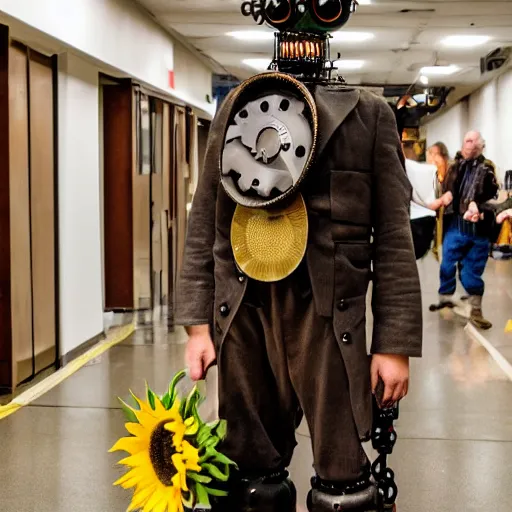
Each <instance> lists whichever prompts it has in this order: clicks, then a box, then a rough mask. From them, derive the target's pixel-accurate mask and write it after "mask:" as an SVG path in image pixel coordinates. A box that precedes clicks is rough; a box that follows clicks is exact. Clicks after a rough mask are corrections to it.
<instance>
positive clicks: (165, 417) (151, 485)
mask: <svg viewBox="0 0 512 512" xmlns="http://www.w3.org/2000/svg"><path fill="white" fill-rule="evenodd" d="M185 375H186V371H181V372H179V373H177V374H176V376H175V377H174V378H173V380H172V382H171V383H170V385H169V390H168V391H167V393H166V394H165V395H163V396H161V397H159V396H157V395H156V394H155V393H154V392H153V391H151V389H150V388H149V387H148V386H147V384H146V394H147V397H146V400H141V399H139V398H138V397H136V396H135V395H134V394H133V393H132V396H133V398H134V400H135V404H136V405H134V407H131V406H130V405H128V404H127V403H125V402H124V401H123V400H120V401H121V404H122V406H123V410H124V412H125V414H126V416H127V418H128V423H126V425H125V426H126V430H128V432H129V433H130V434H131V436H130V437H123V438H121V439H120V440H119V441H117V443H116V444H115V445H114V446H113V447H112V448H111V450H110V452H115V451H124V452H127V453H128V454H129V456H128V457H126V458H124V459H123V460H121V461H120V462H119V464H123V465H125V466H127V467H128V468H130V469H129V471H128V472H127V473H126V474H125V475H124V476H122V477H121V478H120V479H119V480H117V482H115V483H114V485H120V486H121V487H123V488H124V489H130V488H134V494H133V499H132V501H131V504H130V506H129V507H128V511H134V510H143V511H144V512H185V511H186V510H187V511H189V510H190V511H191V510H196V511H197V510H209V509H211V504H210V496H226V494H227V493H226V492H225V491H223V490H221V489H219V484H221V483H222V482H227V480H228V479H229V475H230V469H231V467H236V465H235V463H234V462H233V461H232V460H230V459H229V458H227V457H226V456H224V455H223V454H222V453H220V452H218V451H217V449H216V448H217V445H218V444H219V442H220V441H221V440H222V439H223V438H224V437H225V435H226V423H225V422H224V421H220V420H217V421H214V422H212V423H204V422H203V421H202V420H201V418H200V416H199V412H198V407H199V404H200V403H201V402H202V401H203V399H204V397H203V396H202V395H201V393H200V392H199V390H198V388H197V386H194V388H193V389H192V391H191V392H190V393H189V394H188V396H187V397H186V398H185V399H181V398H180V397H179V396H178V391H177V384H178V382H179V381H180V380H181V379H183V378H184V377H185Z"/></svg>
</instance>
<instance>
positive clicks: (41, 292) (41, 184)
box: [29, 51, 57, 372]
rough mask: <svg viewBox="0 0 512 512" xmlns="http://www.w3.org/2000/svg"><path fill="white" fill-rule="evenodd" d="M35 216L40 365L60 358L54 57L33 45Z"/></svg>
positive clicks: (37, 358)
mask: <svg viewBox="0 0 512 512" xmlns="http://www.w3.org/2000/svg"><path fill="white" fill-rule="evenodd" d="M29 84H30V90H29V110H30V206H31V208H30V213H31V215H30V217H31V237H32V302H33V319H34V320H33V321H34V342H33V344H34V357H35V371H36V372H38V371H40V370H42V369H44V368H46V367H48V366H50V365H51V364H53V363H54V362H55V360H56V358H57V352H56V345H55V340H56V329H55V319H56V316H55V296H56V294H55V195H54V194H55V190H54V189H55V186H54V174H55V172H54V171H55V164H54V154H53V149H54V147H53V136H54V126H53V71H52V62H51V59H50V58H49V57H45V56H43V55H40V54H39V53H36V52H34V51H29Z"/></svg>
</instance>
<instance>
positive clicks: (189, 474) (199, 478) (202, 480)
mask: <svg viewBox="0 0 512 512" xmlns="http://www.w3.org/2000/svg"><path fill="white" fill-rule="evenodd" d="M187 477H188V478H190V479H192V480H194V482H200V483H203V484H209V483H210V482H211V481H212V478H211V477H209V476H206V475H200V474H199V473H196V472H194V471H187Z"/></svg>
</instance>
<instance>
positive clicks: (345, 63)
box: [334, 60, 364, 71]
mask: <svg viewBox="0 0 512 512" xmlns="http://www.w3.org/2000/svg"><path fill="white" fill-rule="evenodd" d="M363 66H364V60H337V61H335V62H334V67H335V68H338V69H340V70H344V71H347V70H350V69H361V68H362V67H363Z"/></svg>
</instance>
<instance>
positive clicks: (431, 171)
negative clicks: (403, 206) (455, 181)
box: [405, 159, 437, 220]
mask: <svg viewBox="0 0 512 512" xmlns="http://www.w3.org/2000/svg"><path fill="white" fill-rule="evenodd" d="M405 170H406V171H407V177H408V178H409V182H410V183H411V186H412V201H411V220H414V219H421V218H422V217H435V216H436V212H435V211H434V210H430V209H429V208H427V205H429V204H431V203H433V202H434V201H435V200H436V179H437V177H436V175H437V167H436V166H435V165H431V164H426V163H422V162H415V161H414V160H408V159H406V160H405Z"/></svg>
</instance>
